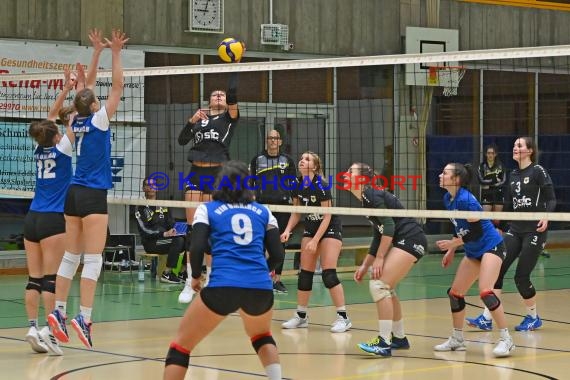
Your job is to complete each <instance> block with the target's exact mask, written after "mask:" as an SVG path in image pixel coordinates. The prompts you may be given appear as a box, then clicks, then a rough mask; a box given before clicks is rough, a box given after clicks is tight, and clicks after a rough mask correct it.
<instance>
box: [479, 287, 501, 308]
mask: <svg viewBox="0 0 570 380" xmlns="http://www.w3.org/2000/svg"><path fill="white" fill-rule="evenodd" d="M479 296H480V297H481V301H483V303H484V304H485V306H487V309H489V310H490V311H493V310H497V308H498V307H499V306H501V300H500V299H499V297H497V295H496V294H495V293H494V292H493V291H492V290H483V291H482V292H481V294H479Z"/></svg>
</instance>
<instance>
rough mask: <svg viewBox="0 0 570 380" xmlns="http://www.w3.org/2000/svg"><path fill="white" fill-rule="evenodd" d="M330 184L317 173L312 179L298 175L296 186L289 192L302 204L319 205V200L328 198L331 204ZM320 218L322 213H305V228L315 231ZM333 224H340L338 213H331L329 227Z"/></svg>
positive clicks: (320, 220)
mask: <svg viewBox="0 0 570 380" xmlns="http://www.w3.org/2000/svg"><path fill="white" fill-rule="evenodd" d="M330 186H331V185H329V184H328V182H326V181H325V180H324V179H323V178H322V177H321V176H318V175H316V176H314V177H313V179H312V180H310V179H309V177H299V178H297V186H296V187H295V189H294V190H293V191H292V192H291V193H292V196H293V198H297V199H298V200H299V203H300V204H301V205H303V206H316V207H320V206H321V202H323V201H328V200H330V201H331V206H332V194H331V188H330ZM322 220H323V215H321V214H307V215H306V216H305V230H307V231H311V232H315V231H316V230H317V229H318V228H319V226H320V225H321V222H322ZM333 224H334V225H337V226H339V227H340V226H342V223H341V221H340V217H339V216H338V215H331V221H330V223H329V228H330V227H331V226H333Z"/></svg>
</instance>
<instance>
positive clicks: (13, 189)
mask: <svg viewBox="0 0 570 380" xmlns="http://www.w3.org/2000/svg"><path fill="white" fill-rule="evenodd" d="M569 57H570V46H566V45H565V46H551V47H536V48H514V49H496V50H479V51H457V52H446V53H424V54H403V55H384V56H370V57H340V58H326V59H309V60H280V61H277V60H274V61H271V62H268V61H265V60H261V59H256V58H248V57H247V56H246V57H245V58H244V60H243V62H242V63H239V64H219V63H218V62H219V59H218V58H217V57H215V56H208V55H201V56H199V55H180V54H166V53H146V57H145V65H146V66H147V67H145V68H125V70H124V75H125V85H124V94H123V100H122V102H121V105H120V108H119V110H118V112H117V114H116V115H115V117H114V120H112V126H111V128H112V136H111V138H112V156H111V163H110V165H111V169H112V173H113V185H114V187H113V189H112V190H110V191H109V202H110V203H111V204H113V205H119V206H117V207H118V208H119V207H120V208H123V209H124V210H123V211H121V212H120V213H121V215H122V216H121V217H120V218H122V219H127V218H126V217H125V215H127V214H130V210H131V209H132V208H133V207H134V205H136V204H141V203H144V204H147V203H149V202H146V201H141V198H142V196H143V193H142V180H143V178H145V177H147V176H152V177H154V178H156V179H158V180H159V181H160V183H161V188H160V189H159V190H160V192H159V194H158V197H159V199H160V201H157V203H160V204H163V205H167V206H168V205H169V206H171V207H175V208H180V211H179V212H178V215H180V216H181V217H183V212H182V211H181V210H182V208H183V207H187V206H196V204H191V203H184V202H182V200H183V199H184V190H183V189H184V180H185V179H186V178H187V175H188V174H189V169H190V163H189V162H188V161H187V153H188V149H189V146H190V145H188V146H180V145H179V144H178V142H177V138H178V135H179V133H180V131H181V130H182V128H183V127H184V125H185V124H186V121H187V120H188V118H189V117H191V116H192V115H193V114H194V113H195V112H196V110H197V109H198V108H207V107H208V105H207V100H208V98H209V95H210V93H211V92H212V91H213V90H215V89H226V87H227V83H228V79H229V75H230V73H232V72H237V74H238V77H239V85H238V101H239V108H240V120H239V123H238V125H237V128H236V129H235V134H234V136H233V140H232V142H231V145H230V156H231V158H232V159H236V160H241V161H244V162H246V163H249V162H250V161H251V160H252V159H253V158H254V157H255V156H256V155H257V154H258V153H259V152H261V151H262V150H263V149H264V148H265V147H266V136H267V134H268V132H269V131H270V130H272V129H277V130H278V131H279V132H280V134H281V136H282V145H281V152H283V153H286V154H288V155H290V156H291V157H292V158H293V160H294V161H295V162H298V161H299V158H300V156H301V154H302V153H303V152H305V151H308V150H310V151H313V152H315V153H317V154H318V155H319V156H320V157H321V159H322V162H323V166H324V175H325V179H327V181H329V182H331V192H332V193H333V197H334V204H335V206H337V207H334V208H332V209H330V210H327V211H328V212H331V213H335V214H342V215H346V216H347V217H350V218H352V217H355V218H359V217H361V216H362V215H393V216H400V213H405V214H406V215H409V216H413V217H416V218H420V219H421V220H422V223H425V224H426V230H427V231H428V232H434V233H437V232H439V231H440V227H439V224H437V223H435V224H434V223H432V221H433V220H438V219H447V218H449V217H450V216H452V214H451V213H448V212H445V211H442V210H441V209H442V208H443V204H442V196H443V193H444V191H443V190H442V189H440V188H439V179H438V175H439V173H440V172H441V170H442V169H443V167H444V166H445V165H446V164H447V163H449V162H461V163H471V164H473V165H474V166H475V167H477V166H478V164H479V163H480V162H481V160H482V159H483V157H484V151H485V147H486V146H487V145H489V144H491V143H492V144H495V145H496V146H497V147H498V153H499V157H500V159H501V160H502V162H503V164H504V165H505V166H506V168H507V170H508V169H512V168H514V167H515V164H516V163H515V162H514V161H513V160H512V146H513V143H514V141H515V140H516V138H517V137H519V136H531V137H534V138H535V139H536V140H537V142H538V148H539V159H538V162H539V163H540V164H542V165H543V166H544V167H545V168H546V169H547V170H548V171H549V173H550V175H551V177H552V179H553V182H554V185H555V191H556V195H557V199H558V206H557V210H556V212H555V213H552V214H549V215H547V216H548V218H549V219H550V220H552V221H554V222H558V223H555V226H556V228H566V226H567V225H568V221H569V220H570V216H569V215H570V214H565V212H567V211H570V191H569V190H570V182H568V181H569V180H568V178H570V175H569V174H570V172H569V169H568V168H567V165H566V162H568V160H569V159H570V148H568V147H570V134H569V133H568V132H569V131H570V100H569V99H570V59H569ZM200 63H202V64H200ZM18 64H19V63H18V62H15V63H14V65H15V66H17V65H18ZM19 71H25V70H23V69H15V70H14V71H10V72H9V73H4V75H2V76H0V85H1V87H0V195H1V196H4V197H9V198H30V197H31V196H32V191H33V188H34V184H35V175H36V169H35V163H34V159H33V148H34V142H33V141H32V139H31V138H29V137H28V132H27V131H28V126H29V123H30V121H31V120H34V119H41V118H44V117H46V115H47V112H48V110H49V107H50V106H51V104H52V102H53V100H54V99H55V97H56V95H57V94H58V93H59V92H60V91H61V88H62V85H63V75H62V72H36V73H26V74H14V73H15V72H19ZM109 88H110V71H109V70H102V71H100V72H99V73H98V79H97V93H98V94H99V97H100V99H101V102H102V103H103V104H104V102H105V99H106V95H107V92H108V90H109ZM73 96H74V92H72V93H71V94H70V97H69V98H68V99H67V103H69V102H71V100H72V97H73ZM353 162H364V163H367V164H369V165H371V166H372V167H373V168H374V169H375V170H376V171H377V172H378V174H379V183H381V184H383V185H384V186H385V187H386V189H387V190H389V191H392V192H394V193H395V194H396V195H397V196H398V197H399V198H400V200H401V201H402V203H403V204H404V206H405V207H407V209H408V210H407V211H402V210H362V209H360V208H358V202H357V200H356V199H354V197H353V196H352V195H351V194H350V193H349V192H347V191H343V190H342V186H343V184H342V183H339V177H338V175H339V173H342V172H344V171H345V170H346V169H347V168H348V167H349V166H350V165H351V163H353ZM164 184H165V185H164ZM162 185H164V186H162ZM473 190H474V193H475V194H476V195H479V188H478V186H474V187H473ZM151 203H152V202H151ZM129 207H130V208H129ZM282 207H287V206H276V207H272V208H273V209H274V210H276V211H283V210H281V209H280V208H282ZM291 210H297V211H299V210H300V209H289V211H291ZM303 210H305V211H306V212H309V210H307V209H303ZM313 211H314V210H313ZM313 211H310V212H313ZM112 213H113V209H112V210H111V218H113V215H112ZM453 215H455V217H459V214H453ZM481 215H482V216H485V217H489V218H491V219H503V220H512V219H524V218H530V219H535V218H536V217H538V216H536V215H528V214H524V213H503V214H481ZM539 216H545V215H539ZM361 219H362V218H360V219H358V220H361ZM351 220H352V219H351ZM362 220H363V219H362ZM355 223H364V224H365V223H366V222H362V221H360V222H355ZM132 227H133V225H131V230H132ZM127 230H128V228H127ZM134 231H136V228H135V230H133V232H134Z"/></svg>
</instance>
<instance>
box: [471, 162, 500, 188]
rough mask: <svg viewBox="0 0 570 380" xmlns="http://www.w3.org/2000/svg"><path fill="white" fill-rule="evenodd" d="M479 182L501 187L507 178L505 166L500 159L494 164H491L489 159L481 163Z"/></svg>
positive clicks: (484, 184)
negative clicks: (488, 161)
mask: <svg viewBox="0 0 570 380" xmlns="http://www.w3.org/2000/svg"><path fill="white" fill-rule="evenodd" d="M478 174H479V183H481V185H483V186H491V187H501V186H503V185H504V183H505V180H506V179H507V176H506V173H505V168H504V167H503V164H502V163H501V162H499V161H495V162H494V163H493V166H489V164H488V163H487V161H486V160H485V161H483V162H482V163H481V165H479V172H478Z"/></svg>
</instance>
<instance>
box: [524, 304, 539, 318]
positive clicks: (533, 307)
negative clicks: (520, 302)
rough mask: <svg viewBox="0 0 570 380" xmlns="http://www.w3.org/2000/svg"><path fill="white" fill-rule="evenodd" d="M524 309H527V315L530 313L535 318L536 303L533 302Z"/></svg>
mask: <svg viewBox="0 0 570 380" xmlns="http://www.w3.org/2000/svg"><path fill="white" fill-rule="evenodd" d="M526 310H527V314H528V315H530V316H531V317H533V318H534V319H536V317H537V316H538V313H537V312H536V304H534V305H532V306H527V307H526Z"/></svg>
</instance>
